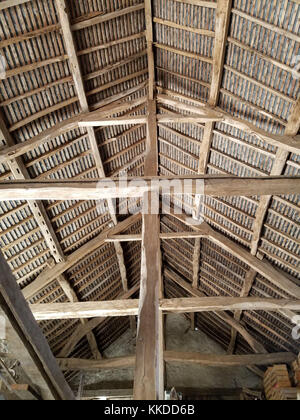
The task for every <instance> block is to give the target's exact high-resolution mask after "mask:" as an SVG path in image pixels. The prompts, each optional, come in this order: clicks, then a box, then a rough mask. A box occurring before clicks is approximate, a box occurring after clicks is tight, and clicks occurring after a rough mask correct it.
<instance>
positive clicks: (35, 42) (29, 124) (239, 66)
mask: <svg viewBox="0 0 300 420" xmlns="http://www.w3.org/2000/svg"><path fill="white" fill-rule="evenodd" d="M299 54H300V1H299V0H269V1H261V0H254V1H252V2H249V1H245V0H211V1H202V0H153V1H151V0H145V1H141V0H115V1H111V0H80V1H75V0H47V1H44V0H2V1H0V55H1V58H2V61H1V63H2V64H3V63H5V69H4V70H5V75H4V76H3V77H1V80H0V108H1V109H0V141H1V143H0V144H1V148H0V248H1V251H2V253H3V255H4V258H5V260H6V262H7V263H8V265H9V267H10V269H11V271H12V273H13V275H14V277H15V279H16V281H17V284H18V285H19V287H20V289H21V291H22V294H23V296H24V298H25V299H26V300H27V302H28V303H29V305H30V307H31V309H32V312H33V315H34V316H35V318H36V319H37V320H38V322H39V325H40V327H41V328H42V331H43V334H44V336H45V337H46V339H47V342H48V344H49V346H50V348H51V350H52V352H53V354H54V356H55V357H56V358H58V359H60V360H59V364H60V366H61V367H62V368H63V370H64V373H65V378H66V379H67V380H68V381H69V380H71V379H72V378H73V376H74V372H75V373H76V372H77V371H78V370H82V369H85V368H86V369H90V368H91V367H90V364H93V365H92V368H93V369H95V368H100V367H101V366H103V367H104V366H105V364H106V366H110V365H109V364H110V363H111V365H112V367H116V368H117V367H120V366H132V365H135V366H136V371H135V390H134V397H135V398H136V399H156V398H162V392H163V385H164V379H163V376H164V375H163V374H164V359H165V361H166V362H167V363H172V361H174V360H183V361H184V360H185V361H186V362H191V363H214V361H211V360H210V361H207V360H205V361H203V357H202V359H201V355H192V354H190V355H189V354H180V353H178V354H175V355H174V354H169V353H171V352H168V351H167V352H165V354H164V345H163V324H164V323H163V314H164V313H165V312H168V311H169V312H180V313H185V314H189V315H188V316H190V318H191V322H192V325H193V327H194V328H199V329H202V330H203V331H205V332H206V333H207V334H208V335H209V336H211V337H212V338H213V339H215V340H216V341H217V342H219V343H220V344H222V346H223V347H224V348H225V349H227V350H228V358H229V359H228V360H227V361H223V362H224V363H233V364H234V363H244V364H246V365H247V363H246V362H249V363H248V364H249V365H253V366H254V365H255V366H257V365H260V366H266V365H268V364H269V363H276V361H278V363H280V362H282V361H283V362H284V361H286V362H290V361H291V359H292V357H291V353H293V354H298V353H299V348H300V342H299V340H295V339H294V338H293V337H292V330H293V328H294V327H295V317H296V316H297V315H299V314H300V304H299V302H300V253H299V250H300V225H299V211H300V207H299V194H300V178H299V175H300V134H299V129H300V94H299V86H300V85H299V80H300V74H299V66H298V64H299V62H300V60H299ZM297 60H298V61H297ZM124 173H126V174H127V175H128V176H129V177H134V178H137V179H138V178H141V179H146V180H150V179H152V178H154V177H157V176H158V177H161V178H162V177H164V178H165V179H170V180H174V179H184V178H189V179H191V180H192V181H194V180H196V179H202V180H204V184H205V196H204V198H203V200H201V199H200V197H199V196H198V195H195V194H194V191H193V190H191V191H189V192H188V193H187V194H185V195H174V196H172V200H171V201H172V205H173V208H174V209H176V206H177V207H178V206H182V204H184V208H185V214H183V215H177V214H175V213H176V212H175V211H171V212H170V214H161V215H150V214H146V215H144V214H143V215H141V214H139V213H138V214H133V215H131V216H126V217H125V216H120V214H119V213H121V210H122V208H123V207H124V206H125V204H126V202H127V200H125V199H124V197H123V196H122V195H121V193H120V195H118V197H119V199H118V200H117V206H118V212H117V214H114V212H113V211H112V206H113V200H114V198H115V197H114V196H113V195H109V194H107V191H104V190H103V191H104V193H103V196H101V200H100V201H99V200H97V197H99V195H98V193H97V191H96V186H97V182H98V181H99V179H102V181H103V179H104V178H118V177H119V176H120V175H123V174H124ZM87 190H88V192H87ZM222 192H223V193H222ZM270 194H272V195H270ZM148 197H149V193H148V192H147V191H144V192H143V193H141V195H140V200H142V199H144V200H147V199H148ZM104 198H105V199H104ZM157 200H158V201H159V194H157ZM135 206H137V207H138V205H137V202H136V200H132V201H131V200H129V208H130V210H131V211H132V212H133V210H134V208H135ZM191 216H193V217H194V218H198V217H200V216H201V217H203V219H204V223H203V224H202V225H200V226H198V225H191V224H190V223H189V220H190V217H191ZM206 299H210V300H206ZM106 301H108V302H107V305H105V302H106ZM113 301H115V302H113ZM95 302H96V304H95ZM55 305H56V306H55ZM93 311H94V312H93ZM91 315H92V316H91ZM136 315H138V318H139V328H138V333H137V349H136V356H135V357H133V356H130V357H128V358H126V360H117V361H111V362H110V361H107V360H105V359H103V358H102V352H103V351H104V350H105V349H106V348H107V347H109V345H110V344H112V343H113V342H114V341H115V340H116V339H117V338H118V337H120V336H121V335H122V334H123V332H124V331H126V330H127V329H128V328H129V327H130V325H131V326H132V325H133V324H135V316H136ZM178 351H179V352H180V349H178ZM268 353H270V354H268ZM276 353H279V355H277V356H275V354H276ZM282 353H286V354H285V355H283V354H282ZM255 354H256V356H255ZM258 355H260V359H259V356H258ZM263 355H264V356H263ZM234 356H236V357H247V356H248V357H250V356H251V357H252V359H245V360H244V361H243V360H242V361H241V359H239V360H238V359H234ZM272 357H273V359H272ZM276 357H277V359H276ZM230 358H231V359H230ZM274 358H275V359H274ZM234 360H235V361H236V362H234ZM237 360H238V361H237ZM274 360H275V361H274ZM219 362H220V361H219ZM223 362H222V363H223Z"/></svg>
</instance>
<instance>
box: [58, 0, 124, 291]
mask: <svg viewBox="0 0 300 420" xmlns="http://www.w3.org/2000/svg"><path fill="white" fill-rule="evenodd" d="M56 5H57V10H58V14H59V20H60V23H61V27H62V33H63V38H64V41H65V46H66V51H67V54H68V56H69V61H70V66H71V73H72V75H73V79H74V83H75V88H76V91H77V94H78V98H79V103H80V106H81V110H82V112H84V113H87V112H89V105H88V101H87V96H86V93H85V89H84V82H83V78H82V75H81V71H80V64H79V60H78V57H77V52H76V49H75V44H74V39H73V34H72V29H71V24H70V18H69V15H68V8H67V5H66V2H65V0H56ZM73 29H75V28H73ZM87 133H88V137H89V141H90V145H91V149H92V152H93V156H94V159H95V163H96V168H97V171H98V174H99V177H102V178H105V176H106V175H105V171H104V167H103V162H102V158H101V155H100V151H99V146H98V142H97V137H96V132H95V130H94V129H93V128H89V127H88V128H87ZM107 204H108V209H109V211H110V215H111V219H112V221H113V223H114V224H115V225H117V223H118V220H117V218H116V215H115V212H114V206H113V202H112V201H111V200H109V199H108V200H107ZM114 247H115V251H116V255H117V259H118V263H119V267H120V275H121V280H122V284H123V289H124V291H127V290H128V281H127V274H126V267H125V263H124V254H123V249H122V246H121V244H120V243H118V242H115V243H114Z"/></svg>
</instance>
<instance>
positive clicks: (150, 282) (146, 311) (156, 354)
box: [134, 95, 164, 400]
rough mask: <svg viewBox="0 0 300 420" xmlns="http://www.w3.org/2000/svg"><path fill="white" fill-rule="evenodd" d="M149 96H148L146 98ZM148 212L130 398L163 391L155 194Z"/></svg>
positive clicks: (151, 155)
mask: <svg viewBox="0 0 300 420" xmlns="http://www.w3.org/2000/svg"><path fill="white" fill-rule="evenodd" d="M150 97H151V95H150ZM157 173H158V141H157V121H156V103H155V102H154V101H153V100H149V103H148V116H147V146H146V155H145V175H146V176H156V175H157ZM144 200H146V201H147V202H148V207H149V208H148V211H144V214H143V229H142V261H141V286H140V305H139V318H138V330H137V345H136V368H135V375H134V399H135V400H157V399H162V395H161V394H162V389H163V385H164V384H163V376H164V375H163V369H164V366H163V359H162V357H163V355H162V352H163V343H162V341H163V332H162V328H163V316H162V313H161V312H160V310H159V298H161V297H162V277H161V254H160V238H159V234H160V218H159V215H158V214H150V213H151V211H150V209H151V207H150V205H151V204H152V202H153V201H155V202H156V204H157V206H158V207H159V196H158V194H157V193H155V192H154V193H153V195H152V194H151V193H146V194H145V195H144Z"/></svg>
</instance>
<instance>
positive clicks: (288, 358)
mask: <svg viewBox="0 0 300 420" xmlns="http://www.w3.org/2000/svg"><path fill="white" fill-rule="evenodd" d="M164 358H165V361H166V362H167V363H184V364H194V365H200V366H214V367H215V366H218V367H235V366H236V367H237V366H251V365H252V366H255V365H257V366H259V365H261V366H264V365H274V364H283V363H285V364H286V363H292V362H293V361H294V360H295V358H296V356H295V355H294V354H293V353H274V354H247V355H241V356H239V355H233V356H232V355H213V354H201V353H189V352H177V351H166V352H165V354H164Z"/></svg>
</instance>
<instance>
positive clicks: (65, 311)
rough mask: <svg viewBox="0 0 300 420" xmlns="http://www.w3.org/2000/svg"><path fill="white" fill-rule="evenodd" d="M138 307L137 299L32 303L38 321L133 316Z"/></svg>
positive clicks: (31, 307)
mask: <svg viewBox="0 0 300 420" xmlns="http://www.w3.org/2000/svg"><path fill="white" fill-rule="evenodd" d="M138 307H139V301H138V300H137V299H130V300H112V301H102V302H78V303H46V304H39V303H38V304H34V305H30V309H31V311H32V313H33V316H34V317H35V319H36V320H37V321H45V320H50V319H77V318H83V319H85V318H95V317H96V318H98V317H99V318H101V317H116V316H131V315H138Z"/></svg>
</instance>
